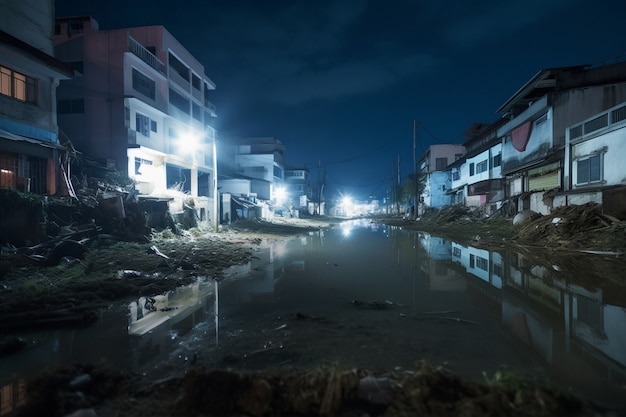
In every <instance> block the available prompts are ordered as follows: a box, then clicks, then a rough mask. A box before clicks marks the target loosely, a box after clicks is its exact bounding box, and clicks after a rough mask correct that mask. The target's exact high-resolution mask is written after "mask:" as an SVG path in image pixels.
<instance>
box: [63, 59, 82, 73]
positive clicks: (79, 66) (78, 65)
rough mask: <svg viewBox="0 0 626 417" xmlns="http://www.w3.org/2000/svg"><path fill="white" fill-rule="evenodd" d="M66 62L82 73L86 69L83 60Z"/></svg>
mask: <svg viewBox="0 0 626 417" xmlns="http://www.w3.org/2000/svg"><path fill="white" fill-rule="evenodd" d="M66 64H67V65H69V66H70V68H72V69H73V70H74V71H77V72H80V73H81V74H82V73H83V72H84V70H85V68H84V66H85V65H84V63H83V61H70V62H66Z"/></svg>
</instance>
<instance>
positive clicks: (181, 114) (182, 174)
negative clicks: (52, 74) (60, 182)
mask: <svg viewBox="0 0 626 417" xmlns="http://www.w3.org/2000/svg"><path fill="white" fill-rule="evenodd" d="M54 42H55V53H56V56H57V57H58V58H59V59H60V60H62V61H64V62H66V63H67V64H69V65H71V66H72V67H73V68H74V69H75V70H76V71H77V72H78V73H79V74H80V75H79V76H77V77H75V78H74V79H73V80H68V81H64V82H62V83H61V85H60V87H59V92H58V110H59V111H58V113H59V125H60V126H61V128H62V129H63V131H64V132H65V134H67V136H68V137H69V139H70V140H71V141H72V143H73V145H74V147H75V148H76V149H77V150H78V151H79V152H80V153H82V154H83V155H85V157H86V158H85V159H86V160H88V159H89V160H95V161H97V162H98V166H99V167H100V168H104V169H108V170H116V171H118V172H121V173H126V174H128V176H129V177H130V178H132V179H134V180H135V182H136V188H137V190H138V191H139V192H140V194H144V195H149V194H150V195H155V194H156V195H158V194H160V193H162V192H165V190H167V189H172V188H174V189H176V190H179V191H183V192H185V193H189V194H190V195H191V196H194V197H198V196H200V197H206V198H205V199H202V201H205V202H207V203H206V204H207V206H208V210H209V211H212V210H213V209H211V208H210V207H211V204H210V202H208V201H209V200H210V199H214V201H215V198H216V197H217V196H216V189H217V168H216V166H217V164H216V158H217V155H216V131H215V129H214V128H213V120H214V118H215V116H216V114H215V107H214V105H213V104H212V103H211V102H210V101H209V98H210V95H211V91H213V90H214V89H215V84H214V83H213V81H211V79H210V78H209V77H208V76H207V75H206V74H205V72H204V66H203V65H202V64H201V63H200V62H199V61H198V60H197V59H196V58H194V56H193V55H192V54H191V53H190V52H189V51H188V50H187V49H185V47H184V46H183V45H181V44H180V43H179V42H178V41H177V40H176V39H175V38H174V36H173V35H172V34H171V33H170V32H168V31H167V29H166V28H164V27H163V26H158V25H157V26H142V27H131V28H123V29H114V30H99V26H98V23H97V21H96V20H94V19H93V18H91V17H90V16H79V17H68V18H59V19H57V20H56V26H55V37H54ZM201 204H202V203H201ZM213 207H214V208H215V205H213ZM210 218H214V217H212V216H211V217H210ZM215 218H216V217H215Z"/></svg>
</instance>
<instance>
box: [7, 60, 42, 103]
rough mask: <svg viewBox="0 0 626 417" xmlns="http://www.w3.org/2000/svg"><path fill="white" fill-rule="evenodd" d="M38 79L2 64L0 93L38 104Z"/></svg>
mask: <svg viewBox="0 0 626 417" xmlns="http://www.w3.org/2000/svg"><path fill="white" fill-rule="evenodd" d="M37 87H38V85H37V80H36V79H35V78H32V77H29V76H28V75H24V74H22V73H19V72H17V71H13V70H12V69H11V68H8V67H4V66H0V94H3V95H5V96H9V97H13V98H14V99H16V100H19V101H24V102H26V103H32V104H37V93H38V89H37Z"/></svg>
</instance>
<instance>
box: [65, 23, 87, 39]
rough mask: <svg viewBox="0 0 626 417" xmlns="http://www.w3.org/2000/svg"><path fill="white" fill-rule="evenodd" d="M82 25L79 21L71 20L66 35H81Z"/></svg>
mask: <svg viewBox="0 0 626 417" xmlns="http://www.w3.org/2000/svg"><path fill="white" fill-rule="evenodd" d="M83 29H84V23H83V21H82V20H81V19H71V20H70V21H69V25H68V35H70V36H71V35H74V34H76V33H83Z"/></svg>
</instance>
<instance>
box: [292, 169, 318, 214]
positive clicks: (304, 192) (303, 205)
mask: <svg viewBox="0 0 626 417" xmlns="http://www.w3.org/2000/svg"><path fill="white" fill-rule="evenodd" d="M285 188H286V190H287V200H288V203H287V204H289V206H290V207H293V208H294V209H295V210H299V211H302V212H306V213H309V212H311V213H310V214H312V211H311V208H312V207H310V205H311V204H312V203H311V200H312V197H313V195H312V193H313V190H312V188H311V179H310V172H309V169H308V168H291V169H286V170H285Z"/></svg>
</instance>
